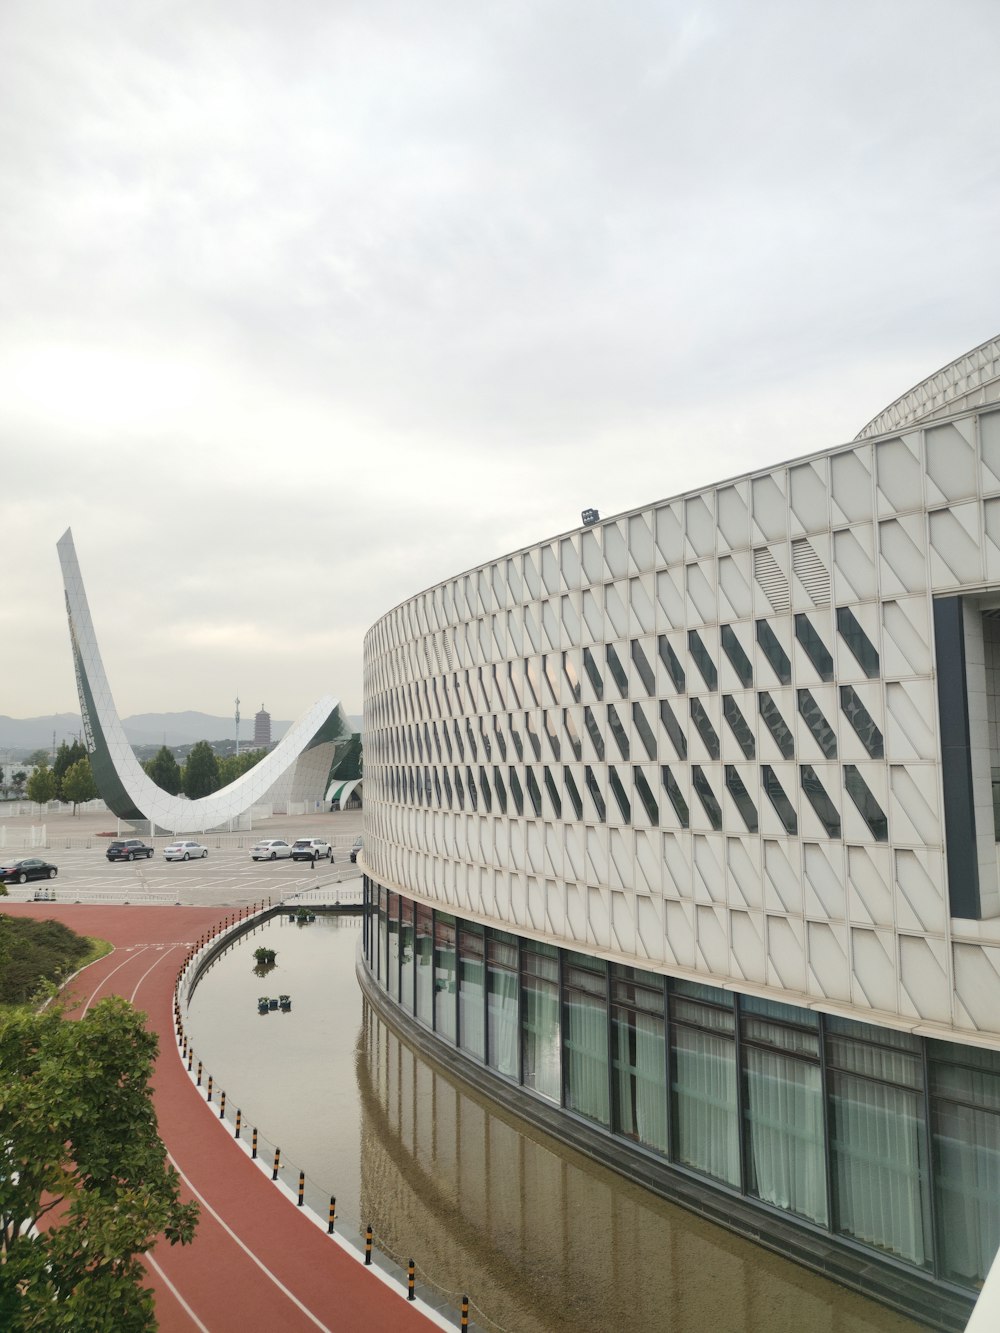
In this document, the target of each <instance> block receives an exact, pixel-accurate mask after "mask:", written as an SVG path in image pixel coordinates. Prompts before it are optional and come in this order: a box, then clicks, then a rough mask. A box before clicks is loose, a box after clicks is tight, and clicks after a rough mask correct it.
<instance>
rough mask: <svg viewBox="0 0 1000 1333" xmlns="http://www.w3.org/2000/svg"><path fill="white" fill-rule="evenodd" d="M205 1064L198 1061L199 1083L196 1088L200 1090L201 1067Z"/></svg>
mask: <svg viewBox="0 0 1000 1333" xmlns="http://www.w3.org/2000/svg"><path fill="white" fill-rule="evenodd" d="M203 1064H204V1061H203V1060H199V1061H198V1082H197V1084H196V1085H195V1086H196V1087H199V1088H200V1087H201V1067H202V1065H203Z"/></svg>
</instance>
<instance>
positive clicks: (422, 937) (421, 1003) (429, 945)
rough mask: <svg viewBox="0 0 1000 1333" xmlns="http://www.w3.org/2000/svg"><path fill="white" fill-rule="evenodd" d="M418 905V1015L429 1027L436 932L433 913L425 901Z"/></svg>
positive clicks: (432, 1005) (431, 1019) (431, 1018)
mask: <svg viewBox="0 0 1000 1333" xmlns="http://www.w3.org/2000/svg"><path fill="white" fill-rule="evenodd" d="M414 906H415V907H416V963H417V1006H416V1015H417V1017H418V1018H419V1019H420V1021H421V1022H422V1023H426V1024H427V1026H428V1027H430V1026H431V1024H432V1023H433V1021H434V1018H433V1015H434V933H433V913H432V911H431V909H430V908H429V907H426V906H424V904H423V903H415V904H414Z"/></svg>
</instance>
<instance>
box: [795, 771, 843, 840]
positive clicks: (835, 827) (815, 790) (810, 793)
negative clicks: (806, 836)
mask: <svg viewBox="0 0 1000 1333" xmlns="http://www.w3.org/2000/svg"><path fill="white" fill-rule="evenodd" d="M799 774H800V780H801V782H802V790H803V791H804V792H805V794H806V796H807V797H808V798H809V804H810V805H811V806H812V808H813V809H814V810H815V811H816V814H817V815H818V816H819V821H820V823H821V824H822V825H823V827H824V829H825V830H826V836H827V837H828V838H839V837H840V815H839V814H838V813H837V807H836V806H835V805H834V804H833V802H832V801H831V800H830V797H829V796H828V795H827V792H826V788H825V787H824V786H823V784H822V782H821V781H820V779H819V774H818V773H817V772H816V770H815V769H814V768H813V766H812V764H803V765H802V766H801V768H800V769H799Z"/></svg>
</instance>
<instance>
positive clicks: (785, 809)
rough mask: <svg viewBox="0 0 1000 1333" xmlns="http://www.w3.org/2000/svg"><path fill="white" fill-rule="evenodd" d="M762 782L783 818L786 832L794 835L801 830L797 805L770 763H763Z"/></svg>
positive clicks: (778, 814)
mask: <svg viewBox="0 0 1000 1333" xmlns="http://www.w3.org/2000/svg"><path fill="white" fill-rule="evenodd" d="M760 782H761V786H762V787H763V788H764V791H765V792H766V793H767V799H768V800H769V801H770V802H771V804H772V805H773V806H774V810H775V813H776V814H777V816H778V818H779V819H780V820H781V823H782V826H783V827H784V830H785V832H786V833H790V834H792V836H793V837H794V836H795V834H796V833H797V832H798V830H799V821H798V819H797V817H796V814H795V807H794V806H793V805H792V803H791V801H790V800H789V799H788V797H787V796H786V795H785V789H784V787H782V785H781V783H780V782H779V781H778V775H777V774H776V773H775V771H774V769H773V768H772V767H771V765H770V764H761V767H760Z"/></svg>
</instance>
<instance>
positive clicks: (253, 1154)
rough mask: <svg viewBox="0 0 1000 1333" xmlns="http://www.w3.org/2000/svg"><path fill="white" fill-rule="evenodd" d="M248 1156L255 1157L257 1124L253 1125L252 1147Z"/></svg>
mask: <svg viewBox="0 0 1000 1333" xmlns="http://www.w3.org/2000/svg"><path fill="white" fill-rule="evenodd" d="M250 1156H251V1157H256V1156H257V1126H256V1125H254V1127H253V1149H252V1151H251V1153H250Z"/></svg>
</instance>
